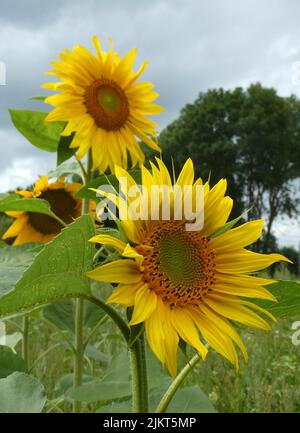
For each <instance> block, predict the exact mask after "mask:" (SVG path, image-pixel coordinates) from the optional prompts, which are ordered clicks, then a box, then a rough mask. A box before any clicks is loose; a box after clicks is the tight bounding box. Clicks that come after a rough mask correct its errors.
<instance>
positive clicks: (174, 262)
mask: <svg viewBox="0 0 300 433" xmlns="http://www.w3.org/2000/svg"><path fill="white" fill-rule="evenodd" d="M143 239H144V240H143V243H141V244H139V245H137V246H136V250H137V251H138V252H139V253H140V254H142V255H143V256H144V262H143V266H144V270H143V275H144V280H145V282H147V283H148V284H149V287H150V289H152V290H154V291H155V293H156V294H157V295H159V296H161V297H162V300H163V301H164V302H167V303H168V304H169V305H171V307H174V306H185V305H188V304H197V303H199V301H201V299H202V298H203V297H204V296H205V295H206V294H207V293H208V292H209V291H210V290H211V287H212V285H213V284H214V281H215V254H214V252H213V251H212V250H211V248H210V245H209V240H208V239H206V238H205V237H203V236H202V235H201V233H200V232H193V231H186V230H185V227H184V223H182V222H181V223H180V222H178V221H158V222H156V223H155V224H151V225H150V226H149V229H148V230H147V231H146V232H145V233H144V236H143Z"/></svg>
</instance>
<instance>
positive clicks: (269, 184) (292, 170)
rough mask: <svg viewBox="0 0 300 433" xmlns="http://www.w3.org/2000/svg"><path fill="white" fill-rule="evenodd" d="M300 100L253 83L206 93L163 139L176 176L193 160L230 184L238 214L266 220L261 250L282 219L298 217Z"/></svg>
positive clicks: (213, 178)
mask: <svg viewBox="0 0 300 433" xmlns="http://www.w3.org/2000/svg"><path fill="white" fill-rule="evenodd" d="M299 134H300V101H299V100H298V99H297V98H296V97H295V96H291V97H289V98H284V97H281V96H279V95H278V94H277V93H276V91H275V90H274V89H268V88H264V87H262V86H261V85H260V84H253V85H251V86H250V87H249V88H248V89H246V90H243V89H242V88H240V87H238V88H236V89H234V90H232V91H230V90H227V91H225V90H223V89H214V90H209V91H208V92H206V93H200V95H199V97H198V98H197V100H196V101H195V102H194V103H193V104H188V105H186V106H185V107H184V108H183V110H182V111H181V114H180V116H179V118H178V119H177V120H175V121H174V122H173V123H172V124H170V125H169V126H168V127H167V128H166V129H165V130H164V131H162V133H161V135H160V145H161V147H162V149H163V156H164V160H165V162H166V164H167V165H168V166H169V167H170V165H171V159H173V161H174V166H175V169H176V171H177V172H178V170H179V169H180V167H181V166H182V164H183V163H184V161H185V160H186V158H187V157H188V156H191V157H192V158H193V160H194V162H195V166H196V172H197V175H201V176H202V177H204V178H208V177H209V176H210V177H211V181H212V183H213V184H214V183H215V182H217V180H218V179H220V178H221V177H226V178H227V180H228V193H229V195H230V196H231V197H232V198H233V199H234V200H235V207H234V213H233V215H232V217H234V216H237V214H240V213H241V212H242V211H243V210H245V209H249V208H251V209H252V211H251V214H250V216H251V218H253V216H254V217H257V218H262V217H264V218H265V219H266V229H265V234H264V238H263V239H264V240H263V242H262V243H261V244H260V246H259V247H260V249H262V250H264V251H267V250H268V246H269V244H270V243H271V240H272V238H271V230H272V225H273V223H274V220H275V219H276V217H277V216H278V215H279V214H287V215H288V216H290V217H292V216H293V215H295V213H296V212H297V208H298V205H299V199H298V198H297V197H296V192H295V179H296V178H298V177H299V175H300V167H299V166H300V163H299V161H300V140H299V138H300V137H299Z"/></svg>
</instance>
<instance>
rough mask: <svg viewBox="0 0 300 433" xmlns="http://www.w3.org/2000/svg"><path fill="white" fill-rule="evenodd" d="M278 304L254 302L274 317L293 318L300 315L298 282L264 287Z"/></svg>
mask: <svg viewBox="0 0 300 433" xmlns="http://www.w3.org/2000/svg"><path fill="white" fill-rule="evenodd" d="M266 289H268V290H269V292H271V293H272V294H273V295H274V296H275V298H277V300H278V302H270V301H256V304H258V305H260V306H261V307H263V308H266V309H267V310H268V311H270V312H271V313H272V314H274V316H275V317H281V318H286V317H295V316H298V315H300V281H279V282H278V283H275V284H271V285H269V286H266Z"/></svg>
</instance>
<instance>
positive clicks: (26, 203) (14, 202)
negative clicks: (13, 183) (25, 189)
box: [0, 194, 56, 219]
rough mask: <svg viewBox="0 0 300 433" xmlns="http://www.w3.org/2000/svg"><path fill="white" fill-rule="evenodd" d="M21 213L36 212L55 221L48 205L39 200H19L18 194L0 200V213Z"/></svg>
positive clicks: (44, 201)
mask: <svg viewBox="0 0 300 433" xmlns="http://www.w3.org/2000/svg"><path fill="white" fill-rule="evenodd" d="M7 211H21V212H37V213H41V214H44V215H48V216H50V217H52V218H55V219H56V215H55V214H54V213H53V212H52V210H51V208H50V204H49V203H48V202H47V201H46V200H43V199H40V198H21V197H20V196H19V195H18V194H9V195H7V196H6V197H5V198H3V199H2V200H0V212H7Z"/></svg>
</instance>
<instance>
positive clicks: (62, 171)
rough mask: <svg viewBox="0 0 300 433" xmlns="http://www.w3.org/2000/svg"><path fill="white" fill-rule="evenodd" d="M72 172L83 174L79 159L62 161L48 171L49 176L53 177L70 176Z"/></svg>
mask: <svg viewBox="0 0 300 433" xmlns="http://www.w3.org/2000/svg"><path fill="white" fill-rule="evenodd" d="M70 174H75V175H78V176H81V175H82V172H81V168H80V166H79V164H78V162H77V161H76V162H75V161H74V162H64V163H62V164H61V165H59V166H58V167H56V168H55V169H54V170H51V171H50V172H49V173H48V177H50V178H53V177H61V176H69V175H70Z"/></svg>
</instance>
